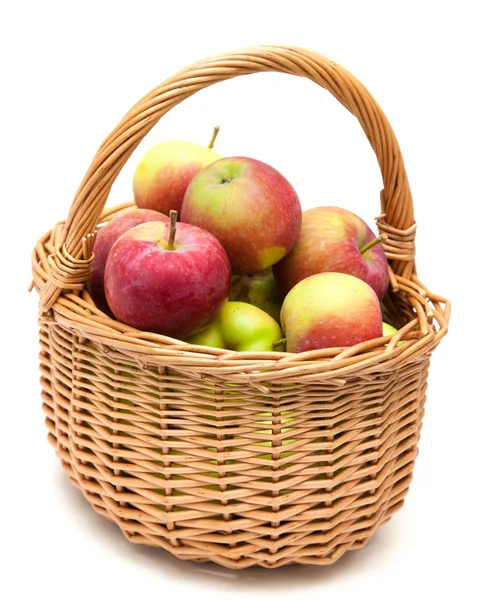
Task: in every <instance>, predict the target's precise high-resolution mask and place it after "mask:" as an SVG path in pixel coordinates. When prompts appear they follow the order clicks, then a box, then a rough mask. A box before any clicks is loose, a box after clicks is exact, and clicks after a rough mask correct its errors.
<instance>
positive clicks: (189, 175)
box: [133, 136, 221, 214]
mask: <svg viewBox="0 0 479 600" xmlns="http://www.w3.org/2000/svg"><path fill="white" fill-rule="evenodd" d="M215 137H216V136H213V138H212V141H211V142H210V145H209V146H208V147H204V146H199V145H198V144H194V143H192V142H187V141H181V140H166V141H164V142H161V143H159V144H157V145H156V146H153V148H151V149H150V150H148V152H146V153H145V154H144V155H143V156H142V158H141V159H140V161H139V163H138V165H137V167H136V169H135V172H134V175H133V195H134V198H135V203H136V204H137V206H139V207H141V208H151V209H153V210H158V211H160V212H163V213H165V214H169V212H170V210H176V211H177V212H178V213H179V214H181V204H182V202H183V197H184V195H185V191H186V188H187V187H188V184H189V183H190V181H191V180H192V179H193V177H194V176H195V175H196V173H198V171H200V170H201V169H202V168H203V167H205V166H206V165H209V164H210V163H212V162H214V161H215V160H218V159H219V158H221V156H220V155H219V154H217V153H216V152H215V151H214V150H213V149H212V146H213V141H214V138H215Z"/></svg>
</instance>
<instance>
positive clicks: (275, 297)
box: [229, 267, 281, 323]
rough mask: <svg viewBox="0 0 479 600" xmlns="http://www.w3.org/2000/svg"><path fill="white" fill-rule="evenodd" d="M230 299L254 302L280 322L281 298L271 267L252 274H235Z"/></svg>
mask: <svg viewBox="0 0 479 600" xmlns="http://www.w3.org/2000/svg"><path fill="white" fill-rule="evenodd" d="M229 299H230V300H236V301H238V302H248V303H249V304H253V305H254V306H257V307H258V308H261V310H264V311H265V312H267V313H268V314H269V315H270V316H271V317H273V319H274V320H275V321H277V322H278V323H279V315H280V312H281V299H280V297H279V293H278V289H277V287H276V282H275V280H274V275H273V271H272V269H271V267H268V268H267V269H264V270H263V271H259V272H258V273H252V274H251V275H234V276H233V278H232V280H231V290H230V295H229Z"/></svg>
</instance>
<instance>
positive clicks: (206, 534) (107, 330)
mask: <svg viewBox="0 0 479 600" xmlns="http://www.w3.org/2000/svg"><path fill="white" fill-rule="evenodd" d="M261 71H279V72H284V73H289V74H295V75H300V76H304V77H308V78H310V79H312V80H313V81H315V82H316V83H318V84H319V85H320V86H322V87H324V88H325V89H327V90H329V91H330V92H331V93H332V94H333V95H334V97H335V98H337V99H338V101H340V102H341V103H342V104H343V105H344V106H345V107H346V108H347V109H348V110H350V111H351V112H352V113H353V114H355V115H356V116H357V118H358V120H359V122H360V124H361V126H362V127H363V129H364V131H365V133H366V135H367V138H368V139H369V141H370V143H371V144H372V146H373V148H374V150H375V152H376V155H377V157H378V162H379V166H380V169H381V173H382V175H383V180H384V190H383V192H382V194H381V214H380V215H379V217H378V218H377V224H378V228H379V229H380V230H381V231H383V232H385V233H387V234H388V240H387V242H386V243H385V250H386V254H387V256H388V259H389V264H390V280H391V286H390V290H389V292H388V295H387V297H386V299H385V301H384V307H383V308H384V313H385V316H386V318H387V320H389V322H391V323H392V324H394V325H396V326H397V327H400V331H399V332H398V333H397V334H396V335H394V336H393V337H392V338H391V337H388V338H381V339H379V340H371V341H370V342H365V343H363V344H358V345H357V346H354V347H352V348H346V349H344V348H331V349H327V350H316V351H311V352H305V353H302V354H290V353H281V352H274V353H273V352H264V353H250V352H248V353H237V352H231V351H226V350H221V349H214V348H205V347H200V346H191V345H188V344H185V343H183V342H180V341H178V340H174V339H171V338H167V337H164V336H161V335H157V334H151V333H147V332H141V331H138V330H135V329H133V328H131V327H128V326H126V325H124V324H122V323H119V322H117V321H114V320H112V319H110V318H108V317H107V316H106V315H104V314H103V313H101V312H100V311H99V310H98V309H97V308H96V307H95V306H94V304H93V302H92V300H91V298H90V296H89V294H88V292H87V289H86V285H85V284H86V282H87V281H88V278H89V273H90V269H91V264H92V261H93V260H94V257H93V255H92V252H91V249H92V245H93V240H94V236H95V232H96V230H97V227H98V225H99V224H101V223H102V222H105V221H107V220H109V219H111V218H112V217H113V216H114V215H115V214H116V212H117V211H119V210H120V209H122V208H124V207H125V205H123V206H120V207H115V208H113V209H109V210H106V211H105V210H104V205H105V202H106V199H107V197H108V193H109V190H110V188H111V185H112V184H113V181H114V179H115V177H116V176H117V175H118V173H119V171H120V170H121V168H122V166H123V165H124V163H125V162H126V160H127V159H128V157H129V156H130V155H131V153H132V152H133V150H134V149H135V148H136V146H137V145H138V143H139V142H140V141H141V139H142V138H143V137H144V136H145V135H146V133H147V132H148V131H149V130H150V129H151V127H153V125H154V124H155V123H156V122H157V121H158V120H159V119H160V118H161V116H162V115H164V114H165V113H166V112H167V111H168V110H170V109H171V108H172V107H173V106H175V105H176V104H178V103H179V102H180V101H181V100H183V99H184V98H186V97H188V96H190V95H191V94H193V93H194V92H195V91H197V90H199V89H201V88H203V87H205V86H208V85H211V84H213V83H215V82H217V81H221V80H224V79H227V78H231V77H234V76H237V75H243V74H248V73H255V72H261ZM415 233H416V232H415V223H414V217H413V209H412V200H411V194H410V190H409V185H408V182H407V177H406V174H405V170H404V165H403V162H402V157H401V153H400V150H399V148H398V145H397V142H396V139H395V137H394V134H393V132H392V130H391V128H390V126H389V123H388V122H387V120H386V118H385V117H384V115H383V113H382V111H381V110H380V109H379V107H378V106H377V104H376V103H375V101H374V100H373V99H372V98H371V96H370V95H369V93H368V92H367V90H366V89H365V88H364V87H363V86H362V85H361V84H360V83H359V82H358V81H357V80H356V79H355V78H354V77H353V76H352V75H350V74H349V73H348V72H347V71H345V70H344V69H342V68H341V67H339V66H338V65H336V64H335V63H333V62H332V61H330V60H329V59H326V58H324V57H322V56H320V55H318V54H316V53H313V52H311V51H309V50H304V49H298V48H289V47H279V46H275V47H266V46H260V47H257V48H251V49H247V50H242V51H239V52H236V53H231V54H228V55H224V56H216V57H212V58H210V59H207V60H204V61H202V62H201V63H198V64H196V65H193V66H191V67H189V68H187V69H184V70H183V71H181V72H179V73H178V74H177V75H176V76H174V77H172V78H171V79H169V80H167V81H165V82H164V83H163V84H162V85H160V86H159V87H158V88H156V89H155V90H153V91H152V92H151V93H150V94H148V95H147V96H145V97H144V98H143V99H142V100H140V102H139V103H138V104H137V105H136V106H135V107H133V108H132V109H131V110H130V111H129V112H128V113H127V114H126V115H125V117H124V119H123V120H122V122H121V123H120V124H119V125H118V127H117V128H116V129H115V130H114V131H113V132H112V134H111V135H110V136H109V137H108V138H107V139H106V140H105V141H104V143H103V144H102V146H100V148H99V150H98V153H97V155H96V157H95V158H94V160H93V162H92V165H91V167H90V169H89V170H88V172H87V174H86V175H85V178H84V180H83V182H82V184H81V186H80V188H79V190H78V192H77V195H76V197H75V199H74V201H73V203H72V206H71V209H70V213H69V215H68V217H67V219H66V220H65V221H61V222H59V223H58V224H57V225H56V226H55V227H54V228H53V229H52V231H50V232H48V233H47V234H45V235H44V236H43V237H42V238H41V239H40V240H38V242H37V245H36V247H35V249H34V252H33V257H32V264H33V277H34V280H33V285H34V287H35V288H36V289H37V291H38V292H39V294H40V313H41V314H40V318H39V323H40V344H41V352H40V363H41V384H42V399H43V408H44V411H45V413H46V424H47V427H48V430H49V434H48V436H49V440H50V442H51V443H52V445H53V446H54V447H55V449H56V452H57V454H58V456H59V458H60V459H61V461H62V465H63V467H64V469H65V470H66V472H67V474H68V476H69V478H70V481H71V482H72V484H74V485H75V486H77V487H78V488H79V489H80V490H81V491H82V492H83V494H84V496H85V498H86V499H87V501H88V502H89V503H90V504H91V505H92V506H93V508H94V509H95V510H96V511H97V512H99V513H100V514H102V515H104V516H105V517H107V518H108V519H110V520H112V521H114V522H115V523H117V525H118V526H119V527H120V528H121V530H122V531H123V533H124V534H125V536H126V537H127V538H128V539H129V540H130V541H131V542H134V543H141V544H147V545H151V546H160V547H163V548H165V549H167V550H168V551H169V552H171V553H173V554H175V555H176V556H178V557H179V558H182V559H189V560H195V561H214V562H217V563H219V564H222V565H225V566H227V567H230V568H244V567H248V566H252V565H261V566H264V567H270V568H271V567H278V566H281V565H284V564H288V563H303V564H307V563H312V564H330V563H332V562H334V561H335V560H337V559H338V558H339V557H340V556H342V555H343V554H344V552H346V551H347V550H350V549H356V548H359V547H361V546H363V545H364V544H365V543H366V542H367V541H368V540H369V539H370V537H371V535H372V534H373V532H374V530H375V529H376V528H377V527H378V526H379V525H380V524H382V523H384V522H385V521H386V520H387V519H389V517H390V516H391V514H392V513H393V512H394V511H396V510H397V509H399V508H400V506H401V505H402V503H403V501H404V498H405V496H406V494H407V492H408V488H409V484H410V481H411V477H412V470H413V466H414V460H415V457H416V454H417V444H418V439H419V433H420V429H421V422H422V418H423V413H424V402H425V392H426V386H427V373H428V367H429V360H430V356H431V353H432V350H433V349H434V348H435V347H436V346H437V344H438V343H439V341H440V339H441V338H442V337H443V336H444V334H445V333H446V331H447V322H448V319H449V311H450V306H449V302H448V301H447V300H445V299H444V298H441V297H440V296H437V295H435V294H432V293H431V292H430V291H429V290H428V289H427V288H426V287H425V286H424V284H423V283H421V281H420V280H419V279H418V277H417V274H416V268H415V262H414V239H415ZM398 342H402V343H401V344H399V345H398Z"/></svg>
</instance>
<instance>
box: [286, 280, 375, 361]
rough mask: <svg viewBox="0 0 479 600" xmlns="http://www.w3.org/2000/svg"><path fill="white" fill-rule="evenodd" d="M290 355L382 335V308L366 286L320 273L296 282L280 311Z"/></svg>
mask: <svg viewBox="0 0 479 600" xmlns="http://www.w3.org/2000/svg"><path fill="white" fill-rule="evenodd" d="M281 324H282V327H283V331H284V334H285V336H286V350H287V351H288V352H305V351H307V350H316V349H321V348H336V347H343V346H354V345H355V344H358V343H360V342H365V341H367V340H371V339H374V338H378V337H381V336H382V331H383V330H382V314H381V306H380V304H379V299H378V297H377V294H376V292H375V291H374V290H373V289H372V288H371V286H369V285H368V284H367V283H365V282H364V281H362V280H361V279H358V278H357V277H354V276H352V275H347V274H344V273H319V274H316V275H311V276H310V277H307V278H306V279H303V280H301V281H300V282H299V283H297V284H296V285H295V286H294V287H293V289H292V290H291V291H290V292H289V293H288V295H287V296H286V298H285V299H284V302H283V307H282V309H281Z"/></svg>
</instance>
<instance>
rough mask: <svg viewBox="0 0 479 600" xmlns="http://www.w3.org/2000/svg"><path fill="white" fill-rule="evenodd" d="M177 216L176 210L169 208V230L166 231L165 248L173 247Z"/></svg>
mask: <svg viewBox="0 0 479 600" xmlns="http://www.w3.org/2000/svg"><path fill="white" fill-rule="evenodd" d="M177 217H178V211H176V210H170V231H169V233H168V246H167V247H166V249H167V250H174V249H175V234H176V218H177Z"/></svg>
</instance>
